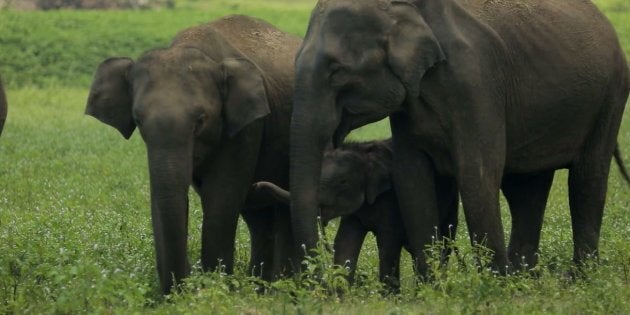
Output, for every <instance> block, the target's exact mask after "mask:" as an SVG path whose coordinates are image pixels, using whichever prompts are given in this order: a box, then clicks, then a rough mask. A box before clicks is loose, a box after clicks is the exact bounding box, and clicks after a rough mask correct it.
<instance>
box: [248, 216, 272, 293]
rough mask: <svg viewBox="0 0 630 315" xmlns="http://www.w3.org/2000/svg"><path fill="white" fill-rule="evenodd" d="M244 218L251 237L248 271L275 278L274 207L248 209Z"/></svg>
mask: <svg viewBox="0 0 630 315" xmlns="http://www.w3.org/2000/svg"><path fill="white" fill-rule="evenodd" d="M243 218H244V220H245V223H247V227H248V229H249V236H250V239H251V247H250V260H249V267H248V270H247V273H248V274H249V275H252V276H256V277H261V278H262V279H264V280H266V281H271V280H273V273H274V260H273V254H274V234H273V227H274V209H273V206H269V207H266V208H264V209H248V210H246V211H243Z"/></svg>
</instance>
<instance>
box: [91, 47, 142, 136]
mask: <svg viewBox="0 0 630 315" xmlns="http://www.w3.org/2000/svg"><path fill="white" fill-rule="evenodd" d="M132 65H133V61H132V60H131V59H129V58H109V59H107V60H105V61H103V62H102V63H101V64H100V65H99V66H98V69H97V70H96V74H95V75H94V81H93V82H92V87H91V88H90V95H89V96H88V101H87V106H86V108H85V114H87V115H90V116H93V117H95V118H96V119H98V120H100V121H101V122H103V123H105V124H108V125H110V126H112V127H114V128H116V129H118V131H120V133H121V134H122V135H123V137H125V139H129V137H131V135H132V134H133V131H134V130H135V129H136V125H135V124H134V122H133V117H132V114H131V106H132V104H133V99H132V96H131V86H130V83H129V79H128V73H129V69H131V66H132Z"/></svg>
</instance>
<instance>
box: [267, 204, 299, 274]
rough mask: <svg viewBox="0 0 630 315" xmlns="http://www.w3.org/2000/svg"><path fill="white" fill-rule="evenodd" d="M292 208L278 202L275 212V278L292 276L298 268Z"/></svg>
mask: <svg viewBox="0 0 630 315" xmlns="http://www.w3.org/2000/svg"><path fill="white" fill-rule="evenodd" d="M290 210H291V209H290V208H289V206H287V205H281V204H278V205H276V206H275V213H274V222H273V224H274V228H273V230H274V232H275V238H274V257H273V261H274V278H279V277H282V276H290V275H292V274H293V272H294V271H295V270H297V269H296V268H297V266H298V262H297V261H294V260H295V259H297V257H298V255H297V253H295V239H294V238H293V229H292V228H291V211H290Z"/></svg>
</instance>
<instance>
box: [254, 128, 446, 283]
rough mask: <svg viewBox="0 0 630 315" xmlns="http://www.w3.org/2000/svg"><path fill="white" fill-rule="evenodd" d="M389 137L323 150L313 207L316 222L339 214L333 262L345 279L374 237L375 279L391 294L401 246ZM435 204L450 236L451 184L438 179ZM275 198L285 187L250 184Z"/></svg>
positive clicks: (284, 194)
mask: <svg viewBox="0 0 630 315" xmlns="http://www.w3.org/2000/svg"><path fill="white" fill-rule="evenodd" d="M391 146H392V143H391V140H385V141H370V142H360V143H344V144H343V145H341V147H339V148H337V149H334V150H327V151H326V152H325V153H324V158H323V160H322V173H321V177H320V182H319V187H318V192H319V195H318V198H319V199H318V207H319V208H320V216H321V221H322V224H323V225H324V226H325V225H326V224H327V223H328V222H329V221H330V220H331V219H334V218H337V217H342V218H341V222H340V224H339V229H338V231H337V235H336V237H335V243H334V249H335V254H334V257H335V258H334V259H335V264H338V265H346V266H348V267H349V268H350V279H353V277H354V271H355V268H356V264H357V261H358V258H359V252H360V251H361V246H362V245H363V241H364V239H365V236H366V235H367V233H368V232H372V233H374V235H375V236H376V245H377V247H378V253H379V278H380V280H381V281H382V282H384V283H385V284H386V285H388V286H389V289H390V290H392V291H394V292H396V291H398V290H399V288H400V286H399V284H400V281H399V279H400V251H401V249H402V247H403V246H406V244H407V234H406V233H405V229H404V228H403V222H402V218H401V217H400V210H399V208H398V199H397V197H396V193H395V191H394V189H393V184H392V180H391V167H392V165H391V164H392V152H391ZM440 185H441V186H440V187H441V189H440V190H438V191H437V193H438V202H440V203H443V209H445V210H446V211H445V212H443V213H441V216H440V226H439V228H440V230H442V231H445V233H449V234H448V235H449V237H451V238H454V237H455V231H456V228H457V200H458V198H457V187H456V185H455V183H454V182H453V181H448V180H447V179H441V181H440ZM256 187H257V189H260V190H262V191H267V192H268V193H270V194H272V195H273V196H275V197H276V198H278V199H279V200H281V201H284V202H287V203H288V202H289V201H290V200H289V199H290V194H289V192H287V191H286V190H283V189H282V188H280V187H278V186H276V185H274V184H272V183H268V182H259V183H256Z"/></svg>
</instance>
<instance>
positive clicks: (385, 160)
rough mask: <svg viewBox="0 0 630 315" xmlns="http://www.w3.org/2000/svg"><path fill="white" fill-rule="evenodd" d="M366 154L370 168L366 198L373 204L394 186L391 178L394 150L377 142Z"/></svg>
mask: <svg viewBox="0 0 630 315" xmlns="http://www.w3.org/2000/svg"><path fill="white" fill-rule="evenodd" d="M366 156H367V159H368V167H369V169H368V172H367V183H366V187H365V198H366V200H367V202H368V204H370V205H371V204H374V202H375V201H376V198H377V197H378V196H379V195H380V194H382V193H384V192H386V191H388V190H390V189H392V188H393V187H392V179H391V162H392V152H391V151H390V149H389V148H388V147H387V146H385V145H382V143H380V142H376V143H374V144H371V145H370V146H369V147H368V148H367V152H366Z"/></svg>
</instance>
